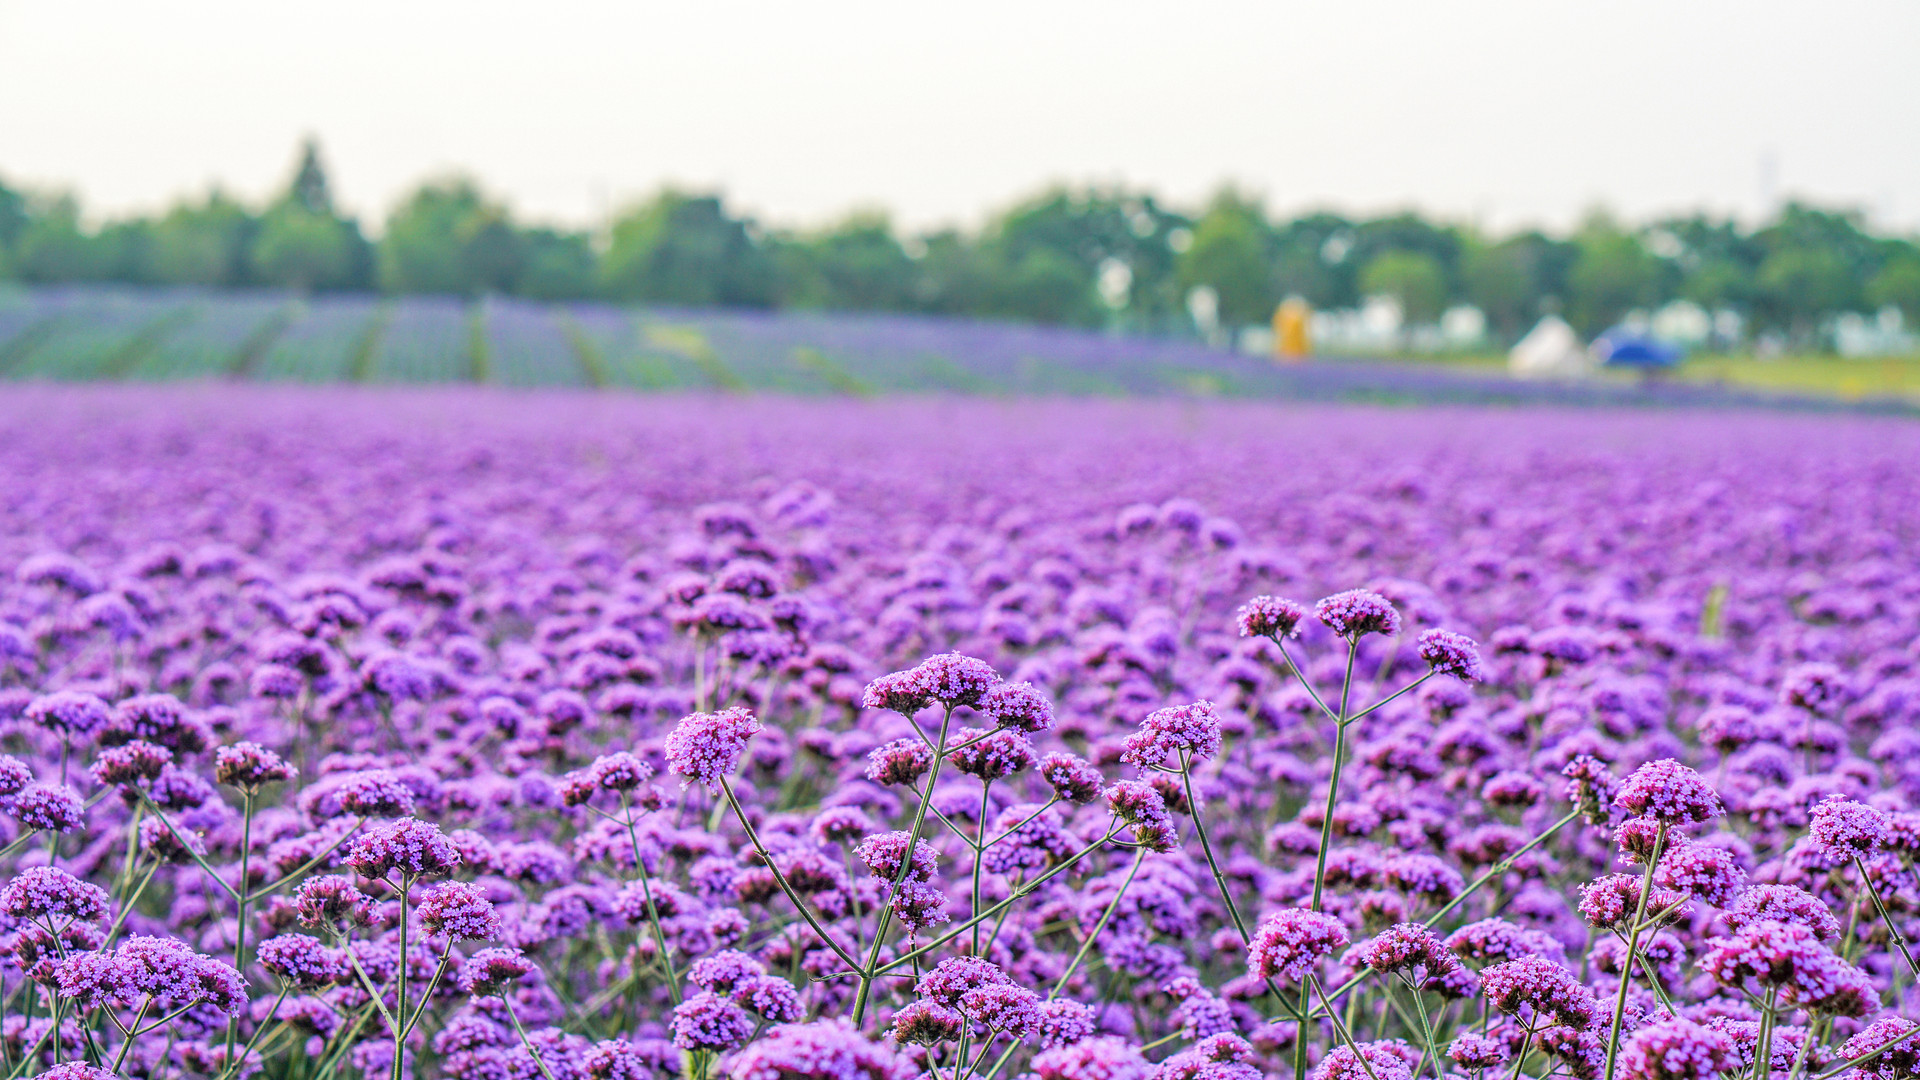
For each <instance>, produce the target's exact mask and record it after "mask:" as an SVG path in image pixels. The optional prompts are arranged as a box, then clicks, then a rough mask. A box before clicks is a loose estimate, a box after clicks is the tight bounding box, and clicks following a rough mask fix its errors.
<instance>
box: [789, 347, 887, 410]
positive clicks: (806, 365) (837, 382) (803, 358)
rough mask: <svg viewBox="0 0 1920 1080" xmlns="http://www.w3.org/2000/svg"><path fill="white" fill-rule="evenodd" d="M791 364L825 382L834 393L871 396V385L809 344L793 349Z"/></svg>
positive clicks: (850, 395) (849, 395)
mask: <svg viewBox="0 0 1920 1080" xmlns="http://www.w3.org/2000/svg"><path fill="white" fill-rule="evenodd" d="M793 364H794V366H795V367H797V368H799V369H800V370H801V371H804V372H806V373H807V374H809V375H811V376H813V377H814V378H816V379H819V380H820V381H821V382H823V383H826V384H827V386H828V387H829V388H831V389H832V390H833V392H834V393H836V394H844V395H846V396H848V397H872V396H873V387H872V386H870V385H868V384H867V383H865V382H863V381H862V380H860V379H859V378H857V377H855V375H854V374H853V372H851V371H848V370H847V369H846V368H844V367H841V366H840V365H839V364H838V363H835V362H834V359H833V358H832V357H830V356H828V355H827V354H826V353H823V352H821V351H820V350H819V349H815V348H813V347H811V346H807V345H801V346H798V347H796V348H795V349H794V350H793Z"/></svg>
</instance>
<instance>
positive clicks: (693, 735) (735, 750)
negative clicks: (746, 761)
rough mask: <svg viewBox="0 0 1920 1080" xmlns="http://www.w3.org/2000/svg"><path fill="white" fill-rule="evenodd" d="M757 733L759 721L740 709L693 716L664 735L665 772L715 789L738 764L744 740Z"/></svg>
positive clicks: (750, 713) (743, 750)
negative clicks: (665, 738) (665, 752)
mask: <svg viewBox="0 0 1920 1080" xmlns="http://www.w3.org/2000/svg"><path fill="white" fill-rule="evenodd" d="M759 730H760V721H759V720H757V719H755V718H754V715H753V713H752V711H750V710H748V709H747V708H745V707H743V706H737V705H736V706H734V707H733V708H731V709H722V710H721V711H719V712H717V713H693V714H691V715H689V716H687V717H686V718H684V719H682V720H681V721H680V723H679V725H678V726H677V727H675V728H674V729H673V731H672V732H671V733H669V734H668V735H667V744H666V751H667V771H668V772H671V773H673V774H674V775H675V776H679V777H683V778H685V783H683V784H682V786H683V787H684V786H685V785H686V784H690V783H694V782H698V783H701V784H705V785H706V786H707V787H708V788H710V789H711V788H718V787H719V786H720V784H721V782H722V781H724V780H725V779H726V777H727V775H728V774H730V773H732V772H733V770H734V769H736V768H738V767H739V765H740V758H741V756H742V755H744V754H745V753H746V750H747V740H749V739H751V738H753V736H754V733H755V732H757V731H759Z"/></svg>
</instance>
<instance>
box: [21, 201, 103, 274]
mask: <svg viewBox="0 0 1920 1080" xmlns="http://www.w3.org/2000/svg"><path fill="white" fill-rule="evenodd" d="M28 205H29V208H28V213H27V223H26V225H25V227H24V228H22V229H21V231H20V236H19V239H18V240H17V241H16V243H15V249H14V255H13V264H14V273H15V274H16V275H17V276H18V277H19V278H20V280H22V281H28V282H33V283H35V284H53V283H56V282H67V281H92V280H96V279H98V278H100V277H101V276H102V271H103V270H104V269H105V267H104V265H103V263H104V260H102V259H101V257H100V255H101V253H100V250H99V247H98V245H96V243H95V240H94V238H93V237H91V236H88V235H87V234H86V233H84V232H82V231H81V230H80V205H79V204H78V203H77V202H75V201H74V199H73V197H72V196H69V195H60V196H54V197H52V198H48V199H40V200H34V201H31V202H29V204H28Z"/></svg>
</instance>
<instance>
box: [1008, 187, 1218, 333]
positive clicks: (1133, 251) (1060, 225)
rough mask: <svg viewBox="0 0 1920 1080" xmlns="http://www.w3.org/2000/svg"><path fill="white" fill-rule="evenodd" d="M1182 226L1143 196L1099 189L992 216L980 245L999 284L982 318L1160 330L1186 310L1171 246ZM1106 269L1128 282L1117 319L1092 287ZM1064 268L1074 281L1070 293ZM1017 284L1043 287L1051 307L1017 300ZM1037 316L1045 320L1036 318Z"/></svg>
mask: <svg viewBox="0 0 1920 1080" xmlns="http://www.w3.org/2000/svg"><path fill="white" fill-rule="evenodd" d="M1186 227H1187V221H1186V219H1185V218H1183V217H1181V216H1180V215H1178V214H1173V213H1170V212H1168V211H1167V210H1165V209H1164V208H1162V207H1161V206H1160V205H1159V203H1158V202H1157V201H1155V200H1154V198H1153V197H1152V196H1149V195H1144V194H1138V193H1133V192H1128V191H1125V190H1122V189H1118V188H1104V187H1088V188H1082V189H1078V190H1074V189H1068V188H1063V187H1055V188H1050V189H1048V190H1046V191H1044V192H1041V193H1040V194H1039V195H1037V196H1035V197H1033V198H1031V199H1028V200H1026V201H1024V202H1021V203H1018V204H1016V205H1014V206H1012V207H1010V208H1009V209H1007V210H1006V211H1004V212H1002V213H1001V214H999V215H997V216H996V217H995V218H994V220H993V221H992V222H991V223H990V224H989V226H988V228H987V230H986V233H985V235H984V236H983V237H982V238H981V241H980V244H981V247H982V249H983V251H982V254H983V256H984V259H985V265H987V266H988V267H989V268H990V269H991V273H992V276H993V278H994V280H995V281H996V282H998V285H997V286H996V287H995V288H994V289H992V290H989V293H988V301H989V313H991V314H999V315H1010V316H1012V317H1015V318H1023V319H1041V320H1042V321H1048V322H1070V323H1079V324H1085V325H1093V324H1100V323H1105V322H1109V321H1115V322H1118V323H1120V324H1122V325H1133V326H1155V325H1167V324H1168V323H1169V322H1170V320H1172V319H1175V318H1179V317H1181V316H1180V312H1182V311H1183V310H1184V306H1185V291H1184V290H1182V289H1181V288H1180V287H1179V286H1178V283H1177V281H1176V278H1175V269H1174V252H1173V249H1172V245H1171V241H1172V237H1173V236H1174V235H1175V234H1176V233H1177V232H1179V231H1180V230H1182V229H1184V228H1186ZM1043 255H1044V257H1042V256H1043ZM1112 265H1118V266H1122V267H1125V269H1126V275H1127V289H1126V293H1125V296H1124V303H1122V304H1121V305H1120V309H1119V310H1118V311H1117V312H1116V311H1110V310H1109V309H1108V308H1107V307H1106V305H1105V304H1103V303H1102V301H1101V299H1100V297H1099V296H1098V294H1097V291H1096V288H1095V285H1096V282H1098V280H1099V278H1100V275H1101V273H1102V272H1103V270H1105V269H1106V268H1107V267H1109V266H1112ZM1069 268H1071V271H1072V274H1073V276H1074V277H1075V278H1076V281H1075V282H1074V284H1073V287H1072V288H1069V287H1068V281H1067V271H1068V269H1069ZM1021 282H1026V283H1028V284H1031V285H1037V284H1040V283H1044V284H1045V286H1046V287H1047V288H1048V289H1049V290H1050V293H1049V295H1050V296H1051V297H1052V300H1051V301H1050V302H1048V303H1046V304H1033V303H1029V302H1027V301H1026V300H1023V299H1021V298H1020V296H1019V291H1020V289H1021V288H1022V287H1024V286H1022V285H1021V284H1020V283H1021ZM1042 309H1044V310H1046V311H1047V312H1049V313H1050V314H1047V315H1045V316H1044V317H1042V316H1039V315H1037V314H1035V312H1037V311H1040V310H1042Z"/></svg>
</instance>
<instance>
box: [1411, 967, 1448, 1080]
mask: <svg viewBox="0 0 1920 1080" xmlns="http://www.w3.org/2000/svg"><path fill="white" fill-rule="evenodd" d="M1407 989H1408V990H1409V991H1411V992H1412V994H1413V1011H1414V1012H1415V1013H1416V1014H1418V1015H1419V1017H1420V1037H1421V1038H1422V1039H1423V1040H1425V1041H1426V1044H1427V1058H1428V1060H1430V1061H1432V1062H1433V1080H1442V1077H1443V1076H1444V1075H1445V1074H1444V1073H1442V1072H1441V1070H1440V1046H1439V1044H1438V1043H1436V1042H1434V1041H1433V1021H1432V1020H1431V1019H1430V1018H1429V1017H1428V1016H1427V1003H1426V1002H1425V1001H1423V1000H1422V999H1421V997H1420V988H1419V987H1417V986H1413V985H1411V984H1409V985H1408V986H1407ZM1419 1075H1420V1072H1419V1070H1417V1069H1416V1070H1414V1076H1415V1077H1416V1078H1417V1077H1418V1076H1419Z"/></svg>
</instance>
